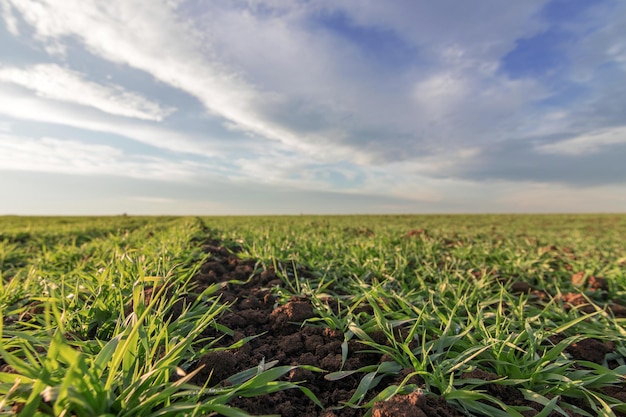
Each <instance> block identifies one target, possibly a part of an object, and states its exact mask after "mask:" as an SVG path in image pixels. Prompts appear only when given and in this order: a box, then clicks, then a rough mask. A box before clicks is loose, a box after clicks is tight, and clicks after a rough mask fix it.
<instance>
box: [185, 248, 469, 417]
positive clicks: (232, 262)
mask: <svg viewBox="0 0 626 417" xmlns="http://www.w3.org/2000/svg"><path fill="white" fill-rule="evenodd" d="M203 249H204V250H205V251H206V252H208V253H209V254H210V257H209V259H208V261H207V262H205V263H204V264H203V265H202V267H201V269H200V273H198V274H197V275H196V276H195V277H194V279H195V282H196V284H197V285H198V287H199V288H198V289H199V290H202V289H203V288H206V287H208V286H209V285H212V284H216V283H222V284H223V285H224V286H223V287H222V288H221V289H220V290H219V291H218V293H217V294H218V295H220V296H221V300H222V301H223V302H226V303H232V305H231V306H230V309H229V311H228V312H226V313H225V314H223V315H222V316H221V318H220V319H219V320H218V321H219V324H220V325H223V326H226V327H228V328H229V329H230V330H232V335H225V334H224V333H222V332H220V331H218V330H217V329H213V328H212V329H210V330H208V331H206V332H205V334H203V335H202V337H207V338H213V339H214V340H215V339H217V341H216V342H215V343H214V344H213V346H215V347H228V346H230V345H232V344H233V343H235V342H237V341H240V340H241V339H243V338H246V337H251V336H258V337H256V338H254V339H252V340H250V341H249V342H247V343H246V344H244V345H243V346H242V347H240V348H237V349H230V350H222V351H216V352H211V353H208V354H206V355H204V356H202V357H201V358H200V360H199V361H198V363H197V364H196V368H197V367H200V366H202V369H201V370H200V372H199V373H198V374H196V376H195V377H194V379H193V380H192V382H194V383H195V384H198V385H204V384H205V383H207V381H208V385H209V386H216V385H228V384H229V382H228V381H227V379H228V377H230V376H232V375H234V374H236V373H237V372H240V371H243V370H246V369H249V368H252V367H255V366H258V365H259V363H261V362H262V361H265V363H267V362H270V361H274V360H277V361H278V364H277V366H281V365H312V366H315V367H318V368H321V369H323V370H324V371H328V372H334V371H339V370H355V369H358V368H360V367H363V366H366V365H373V364H379V363H381V362H382V361H384V360H385V359H388V358H384V357H382V356H381V355H380V354H376V353H369V352H363V350H365V348H366V347H365V346H364V345H361V344H360V343H359V342H357V341H354V340H351V341H349V342H348V355H347V358H346V361H345V363H344V364H343V367H342V356H341V352H342V343H343V342H344V336H343V334H342V333H341V332H339V331H336V330H333V329H331V328H328V327H315V326H313V325H304V326H303V325H302V323H303V322H304V321H305V320H307V319H309V318H312V317H314V316H315V312H314V309H313V306H312V304H311V303H310V301H309V300H307V299H306V298H299V297H293V298H291V299H290V300H289V301H288V302H287V303H285V304H283V305H278V304H277V302H276V301H277V300H276V299H275V298H274V296H273V295H272V291H271V290H272V288H276V287H280V286H281V285H282V283H283V281H282V280H281V279H280V278H278V276H277V275H276V273H275V271H274V269H273V268H269V269H267V270H264V271H262V272H260V273H259V272H258V271H256V270H255V265H256V262H255V261H253V260H241V259H239V258H238V257H237V256H236V255H235V254H234V253H233V252H232V251H230V250H227V249H226V248H224V247H222V246H220V245H219V243H218V242H211V244H209V245H205V246H204V247H203ZM296 272H297V274H298V275H299V276H305V277H306V276H307V274H308V271H306V270H304V269H302V270H298V271H296ZM231 281H239V283H233V282H231ZM241 281H244V282H245V283H241ZM371 336H372V338H374V339H375V340H379V341H380V342H381V343H384V340H386V339H385V338H384V336H382V335H377V334H373V335H371ZM411 371H412V370H410V369H406V370H402V371H400V372H399V374H398V375H394V376H389V377H386V378H384V379H383V380H382V381H381V384H380V386H379V387H378V389H374V390H370V392H368V395H367V397H366V398H365V399H364V400H363V401H368V400H370V399H371V398H373V397H374V396H375V395H376V394H377V393H378V392H380V390H381V389H383V388H385V387H387V386H389V385H391V384H399V383H400V382H401V381H402V380H403V379H404V378H405V377H406V376H407V375H408V374H409V373H410V372H411ZM324 375H325V373H320V372H312V371H309V370H306V369H301V368H297V369H294V370H293V371H291V372H289V373H288V374H287V375H286V376H285V378H284V379H285V380H287V381H291V382H301V383H302V385H303V386H305V387H307V388H309V389H310V390H311V391H312V392H313V393H314V394H315V395H316V396H317V398H318V399H319V400H320V401H321V403H322V404H323V405H324V409H321V408H320V407H318V406H317V405H315V404H314V403H313V402H312V401H311V400H310V399H309V398H308V397H306V396H305V395H304V394H303V393H302V392H301V391H300V390H298V389H292V390H288V391H281V392H277V393H273V394H270V395H264V396H261V397H253V398H236V399H234V400H233V401H231V402H230V403H229V405H232V406H235V407H238V408H241V409H243V410H245V411H247V412H249V413H251V414H280V415H281V416H283V417H296V416H298V417H338V416H342V417H344V416H345V417H360V416H363V415H364V414H365V412H366V411H367V410H363V409H354V408H350V407H345V408H341V409H337V408H338V407H341V406H342V403H344V402H346V401H348V400H349V399H350V398H351V397H352V395H353V394H354V391H355V390H356V388H357V386H358V384H359V382H360V379H361V378H362V377H363V375H364V374H363V373H357V374H355V375H351V376H347V377H345V378H342V379H340V380H336V381H330V380H327V379H325V378H324ZM409 383H413V384H416V386H419V385H420V384H423V381H422V380H420V379H419V378H416V377H413V378H412V379H411V380H409ZM398 410H405V411H404V412H400V411H398ZM373 413H374V414H373V416H381V417H382V416H392V415H393V416H398V417H402V416H407V417H410V416H420V417H421V416H461V415H462V414H460V413H459V411H458V410H457V409H455V408H454V407H453V406H451V405H449V404H448V403H447V402H446V401H445V400H444V399H443V398H441V397H438V396H436V395H431V394H428V395H423V394H420V395H417V394H410V395H407V396H400V395H398V396H397V397H396V398H395V399H393V400H391V401H388V402H385V403H377V404H376V405H375V407H374V410H373Z"/></svg>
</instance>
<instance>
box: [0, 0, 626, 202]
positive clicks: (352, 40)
mask: <svg viewBox="0 0 626 417" xmlns="http://www.w3.org/2000/svg"><path fill="white" fill-rule="evenodd" d="M0 5H1V8H0V13H2V17H3V19H4V23H5V30H6V32H3V33H5V34H4V35H3V36H6V39H10V40H12V41H14V42H16V43H15V45H13V48H14V49H12V50H11V52H10V53H9V52H7V53H6V54H5V55H1V54H2V53H0V115H2V116H1V117H4V119H6V120H5V122H4V125H2V124H0V126H5V127H4V128H2V129H0V130H2V131H3V135H4V136H3V137H2V139H0V140H2V141H7V143H11V144H12V145H11V146H12V147H13V148H12V149H13V151H12V152H14V153H13V155H14V156H15V155H17V153H18V152H22V153H23V155H22V157H17V156H15V157H16V158H17V159H16V160H20V161H22V163H23V165H24V166H35V165H36V164H33V163H32V161H34V160H35V159H36V158H35V157H33V158H32V159H31V163H30V164H29V163H28V158H27V156H26V152H27V150H26V148H19V149H18V148H16V146H17V145H16V144H15V142H11V140H14V139H8V138H16V137H25V138H31V139H32V140H31V141H28V140H27V141H26V143H28V144H29V146H33V147H38V148H37V149H44V148H45V149H48V148H50V147H51V146H52V142H45V141H44V140H43V139H42V138H44V137H46V136H48V137H50V136H51V135H41V134H35V133H32V134H31V133H29V132H28V128H27V127H25V123H24V121H31V122H33V125H34V126H35V127H37V128H39V129H43V128H44V127H45V126H47V125H55V126H65V127H67V128H68V129H69V128H71V129H75V130H79V131H84V132H85V133H84V136H80V137H77V136H71V135H68V136H67V137H65V136H62V137H59V136H54V137H55V138H56V139H55V140H58V141H60V142H58V143H59V144H60V145H59V148H58V149H62V148H61V146H62V145H63V144H64V145H67V146H68V155H69V154H72V153H73V152H74V153H75V151H76V149H77V148H76V146H74V145H72V143H74V144H76V143H82V144H85V143H88V142H89V137H90V134H92V133H94V132H95V133H98V134H105V133H106V134H109V135H112V136H114V137H115V138H117V139H119V138H123V140H127V141H129V142H133V143H135V142H137V143H141V144H143V145H144V146H146V147H148V146H149V147H151V148H158V149H159V150H160V151H161V152H162V153H161V155H160V156H159V158H161V159H160V160H159V163H162V164H163V166H169V167H170V168H171V169H172V170H175V167H179V166H180V163H181V161H183V160H193V161H194V163H195V165H194V164H191V165H185V168H184V169H183V171H184V173H185V175H181V178H182V177H184V178H193V177H194V175H193V170H197V173H200V174H202V173H203V172H204V171H205V170H212V171H214V172H215V173H218V174H219V175H222V176H223V178H224V179H225V180H227V181H231V182H232V183H238V182H239V183H241V182H256V183H258V184H263V185H264V186H267V187H277V188H281V187H287V188H289V189H292V190H298V191H307V190H308V191H311V192H313V191H315V192H321V191H323V190H329V191H332V192H340V193H344V194H346V195H348V194H349V195H353V196H354V195H360V194H367V195H370V196H372V195H381V196H388V197H390V198H392V197H393V198H401V199H404V200H402V201H403V202H404V201H413V202H419V203H423V204H433V206H432V207H437V206H436V205H437V204H439V207H441V208H442V209H445V207H447V208H450V207H457V202H456V201H457V199H458V198H459V196H464V198H465V199H466V201H468V203H467V204H468V206H467V207H474V206H473V205H472V204H474V203H469V201H473V200H472V199H473V197H472V196H471V194H472V193H476V194H478V195H482V196H483V197H484V199H485V201H487V200H488V201H491V202H492V203H494V204H496V200H497V201H499V202H500V203H498V204H504V205H506V204H509V205H511V204H514V201H515V199H507V198H501V197H500V196H499V195H500V194H499V193H505V192H506V191H504V190H506V187H505V186H503V185H502V184H507V186H509V185H510V184H515V185H514V187H517V189H518V190H521V191H520V192H522V194H520V195H528V196H531V197H532V196H534V197H533V198H538V196H539V195H540V194H541V193H539V192H536V193H533V192H530V191H529V192H528V193H527V194H523V191H524V190H535V189H536V187H538V184H539V185H542V186H545V187H548V188H550V187H554V189H555V190H559V193H561V194H559V195H566V194H567V193H568V192H569V193H571V195H574V194H575V193H577V192H580V187H584V188H585V189H586V190H587V191H586V192H589V189H590V188H592V187H603V186H604V187H618V186H622V187H626V167H625V166H624V164H621V163H620V162H619V161H620V158H621V157H622V156H623V155H624V145H625V143H626V122H625V120H626V43H625V42H624V40H623V36H621V34H622V33H625V32H626V4H625V3H623V2H620V1H615V0H601V1H598V2H578V1H564V0H529V1H523V2H514V3H504V2H501V1H498V0H481V1H477V2H471V3H469V2H468V3H459V2H458V1H455V0H445V1H440V2H427V1H414V0H399V1H395V2H393V4H390V3H387V2H380V1H376V0H363V1H359V2H357V3H355V2H353V1H348V0H320V1H316V2H310V1H305V0H254V1H239V0H235V1H233V0H215V1H211V2H198V1H193V0H173V1H172V0H153V1H147V0H110V1H107V2H105V3H103V2H100V1H96V0H0ZM486 23H488V24H486ZM18 43H19V46H20V47H21V46H22V45H27V46H28V47H29V48H30V49H31V52H32V51H35V52H36V54H39V55H37V57H38V58H37V59H35V58H33V56H34V54H35V53H34V52H33V54H31V55H28V56H27V55H26V54H25V55H24V56H23V57H22V58H21V59H22V60H21V61H20V60H19V59H15V60H14V61H11V60H12V59H13V58H12V57H13V56H18V55H19V54H20V53H21V52H20V49H19V48H18V46H16V45H18ZM10 46H11V45H9V43H8V42H7V47H10ZM7 50H8V49H7ZM3 60H5V61H7V62H3ZM20 122H22V123H21V124H20ZM0 123H2V122H1V121H0ZM18 127H19V129H22V131H18V130H17V129H18ZM90 132H91V133H90ZM72 134H74V135H75V134H77V132H72ZM78 134H80V133H79V132H78ZM75 138H77V140H78V142H72V141H73V140H75ZM119 143H121V142H119ZM35 145H37V146H35ZM6 146H8V145H6ZM6 146H5V148H6ZM55 146H56V145H55ZM94 146H95V145H94ZM118 146H119V149H118V150H121V152H122V154H119V155H117V156H115V157H113V156H110V155H109V154H107V152H103V153H102V155H103V159H106V158H104V156H106V155H109V156H107V158H109V162H106V163H105V165H106V166H109V167H113V166H116V164H118V163H121V162H120V161H122V160H123V161H126V162H128V163H131V162H132V163H133V164H135V163H138V162H139V160H133V161H130V159H129V158H128V155H129V153H128V152H126V151H124V146H123V145H118ZM46 147H47V148H46ZM110 148H112V149H114V148H115V147H113V146H110ZM6 149H8V148H6ZM48 151H50V149H48ZM70 151H71V152H70ZM59 152H60V151H59ZM59 152H57V154H59ZM35 155H38V154H37V153H35ZM20 158H21V159H20ZM111 158H112V159H111ZM131 159H132V158H131ZM111 161H117V162H115V163H112V162H111ZM129 161H130V162H129ZM100 162H102V161H100ZM100 162H96V161H95V160H94V161H92V163H93V164H95V165H97V164H98V163H100ZM126 162H124V163H126ZM3 163H6V164H8V162H3ZM141 163H147V161H146V160H142V161H141ZM107 164H108V165H107ZM168 164H169V165H168ZM66 165H67V167H68V168H67V171H63V172H68V173H69V172H70V170H71V169H75V170H76V171H75V172H77V173H79V172H82V171H80V169H79V167H78V166H77V165H76V164H71V163H69V162H68V163H67V164H66ZM7 166H9V165H7ZM10 166H12V167H14V168H15V164H13V165H10ZM16 169H17V168H16ZM151 169H153V168H150V167H148V168H147V171H150V170H151ZM119 172H134V171H133V170H132V169H130V170H123V169H121V170H120V171H119ZM187 174H189V175H187ZM155 175H156V174H155ZM202 175H203V174H202ZM157 176H158V175H157ZM598 189H600V188H598ZM564 198H565V197H564ZM568 198H569V197H568ZM598 200H602V199H598ZM476 201H477V203H476V204H479V203H478V202H479V201H480V198H477V200H476ZM606 201H614V200H610V199H609V200H606ZM403 204H404V203H403ZM458 204H459V207H460V205H461V203H458ZM485 204H486V207H494V205H491V206H489V205H488V204H487V203H485ZM614 204H621V203H620V202H619V201H617V202H616V201H614ZM502 207H504V206H502ZM536 207H539V206H536Z"/></svg>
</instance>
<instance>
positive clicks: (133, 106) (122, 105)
mask: <svg viewBox="0 0 626 417" xmlns="http://www.w3.org/2000/svg"><path fill="white" fill-rule="evenodd" d="M0 81H4V82H10V83H13V84H17V85H20V86H22V87H24V88H27V89H29V90H32V91H34V92H35V94H37V95H38V96H40V97H45V98H50V99H54V100H60V101H67V102H70V103H77V104H81V105H85V106H89V107H94V108H96V109H98V110H101V111H103V112H105V113H111V114H114V115H118V116H126V117H131V118H138V119H143V120H154V121H161V120H163V118H164V117H166V116H168V115H170V114H171V113H173V112H174V111H175V109H173V108H162V107H161V106H160V105H159V104H158V103H155V102H152V101H150V100H148V99H146V98H145V97H142V96H141V95H139V94H137V93H133V92H129V91H126V90H125V89H124V88H123V87H121V86H119V85H115V84H113V85H108V86H103V85H100V84H97V83H94V82H91V81H88V80H86V79H85V77H84V75H83V74H80V73H79V72H76V71H72V70H68V69H67V68H63V67H60V66H59V65H55V64H39V65H35V66H33V67H30V68H11V67H0Z"/></svg>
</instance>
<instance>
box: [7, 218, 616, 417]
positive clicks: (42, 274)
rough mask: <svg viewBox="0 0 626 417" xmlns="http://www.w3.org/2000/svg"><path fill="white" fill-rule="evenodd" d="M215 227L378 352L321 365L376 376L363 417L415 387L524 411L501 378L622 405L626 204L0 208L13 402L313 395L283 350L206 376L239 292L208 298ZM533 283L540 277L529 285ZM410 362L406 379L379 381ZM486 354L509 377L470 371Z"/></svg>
mask: <svg viewBox="0 0 626 417" xmlns="http://www.w3.org/2000/svg"><path fill="white" fill-rule="evenodd" d="M411 231H412V232H411ZM209 233H211V235H212V236H211V237H212V238H219V239H223V240H225V242H226V243H225V244H226V245H227V246H228V245H231V246H232V247H234V246H235V245H238V246H240V247H241V249H242V250H243V252H242V253H241V254H240V256H242V257H244V258H254V259H258V260H259V262H260V268H268V267H270V266H271V267H274V268H276V270H277V272H278V275H279V276H280V277H282V278H283V280H284V281H285V285H284V286H283V287H282V288H275V289H274V291H275V295H276V296H277V297H278V300H279V301H286V300H288V299H289V297H291V296H292V295H301V296H306V297H308V298H309V299H311V302H312V304H313V306H314V309H315V312H316V317H314V318H312V319H309V320H308V321H307V323H305V325H311V326H325V327H330V328H332V329H334V330H337V331H340V332H341V333H343V335H344V343H343V344H342V352H341V353H342V359H343V362H344V363H345V361H346V358H347V356H348V355H349V353H350V352H349V346H354V343H353V342H354V341H357V345H358V346H360V349H361V350H363V351H369V352H377V353H379V354H380V355H381V357H382V358H383V359H384V360H383V361H381V363H380V364H378V365H375V366H374V365H373V366H368V367H364V368H362V369H358V370H350V371H343V370H342V371H338V372H334V373H330V374H326V378H327V379H329V380H333V381H338V382H340V381H341V379H343V378H345V377H346V376H349V375H351V376H354V375H358V376H359V378H360V379H361V384H360V385H359V387H358V388H357V390H356V392H355V393H354V394H353V395H352V397H351V398H350V399H349V400H348V401H347V402H346V403H345V404H342V405H341V406H340V407H361V408H363V409H364V412H365V413H367V410H369V409H371V407H372V406H373V404H374V402H375V401H379V400H385V399H388V398H390V397H391V396H393V395H399V394H403V393H408V392H411V391H413V390H417V389H419V390H422V391H423V392H425V393H427V394H428V393H431V394H436V395H441V396H443V397H444V398H446V399H447V400H448V401H449V402H450V403H452V404H455V405H456V406H457V407H458V408H459V409H460V410H464V411H465V412H466V413H468V414H469V415H489V416H498V415H499V416H509V415H513V416H516V415H517V416H519V415H522V414H521V413H523V412H524V411H528V408H527V406H519V405H511V404H508V403H503V402H502V401H501V400H500V399H499V398H497V397H496V396H494V395H492V394H491V393H490V392H491V391H489V389H488V388H489V386H501V387H513V388H514V389H516V390H518V391H519V393H520V395H521V397H523V398H525V399H526V400H528V401H530V402H534V403H536V404H537V407H536V408H537V409H538V410H541V411H539V414H538V415H548V414H549V413H551V412H556V413H559V414H561V415H568V411H571V412H576V413H579V414H581V415H591V416H593V415H604V416H612V415H615V412H616V411H619V412H626V404H624V403H622V402H620V401H619V400H617V399H615V398H613V397H611V396H610V395H607V394H604V393H603V391H602V388H604V387H610V386H617V385H619V384H624V382H625V378H624V374H626V363H625V357H626V345H625V343H624V340H626V327H625V323H626V319H623V318H615V317H614V315H613V314H612V313H611V310H610V309H608V308H606V306H605V304H606V303H604V302H605V301H606V300H613V301H615V302H621V303H622V304H626V273H625V270H626V244H625V241H624V238H623V236H626V216H619V215H603V216H592V215H589V216H557V215H554V216H395V217H393V216H388V217H381V216H354V217H314V216H311V217H307V216H300V217H251V218H246V217H241V218H236V217H224V218H204V219H192V218H142V217H137V218H136V217H124V216H119V217H111V218H54V219H50V218H14V217H12V218H0V274H1V276H0V278H1V279H0V313H1V315H2V319H3V320H2V325H1V326H2V327H1V328H0V334H1V339H2V345H1V350H0V354H1V359H0V365H3V366H4V371H5V372H0V394H1V395H2V399H0V412H1V413H5V414H12V413H16V412H20V413H22V415H76V416H94V415H103V416H104V415H129V416H130V415H145V416H149V415H150V416H151V415H155V416H156V415H163V416H165V415H172V416H173V415H190V416H191V415H207V414H210V413H217V414H220V415H225V416H230V415H232V416H244V415H246V413H244V412H243V411H241V410H237V409H235V408H233V407H231V406H229V402H230V401H231V400H232V399H233V398H235V397H236V396H243V397H245V396H258V395H265V394H267V393H271V392H274V391H276V390H284V389H300V390H303V392H304V393H305V394H306V395H307V396H309V398H311V400H312V401H314V402H315V401H317V399H316V398H315V396H314V395H313V394H312V393H311V392H309V391H307V390H306V388H304V387H303V386H301V385H296V384H293V383H291V382H287V381H284V380H281V377H282V376H283V375H285V374H286V373H288V372H289V371H290V370H291V367H289V366H282V364H276V363H274V362H268V363H262V364H259V367H257V368H254V369H251V370H248V371H244V372H242V373H240V374H238V375H233V376H232V377H231V378H229V382H230V384H231V385H229V386H204V387H200V386H196V385H193V384H191V382H190V380H191V379H192V378H193V372H195V371H194V370H193V368H190V369H187V366H186V365H187V364H190V363H193V362H194V360H195V359H197V358H199V357H200V356H201V355H202V354H204V353H206V352H208V351H210V350H211V349H213V348H212V342H213V341H212V340H206V339H203V338H202V334H203V331H204V330H206V329H207V328H209V327H212V326H216V319H217V318H219V316H220V314H221V313H222V312H223V311H225V310H226V309H227V308H228V305H226V304H224V303H222V302H221V300H220V299H219V297H217V296H215V292H216V290H217V287H216V286H213V287H209V288H207V289H206V290H205V291H203V292H202V293H201V294H194V293H195V289H194V287H193V282H192V280H191V278H192V277H193V275H194V274H195V273H196V272H197V271H196V269H197V268H198V267H199V265H200V263H201V262H202V260H203V259H205V257H206V255H205V254H204V253H203V252H202V251H201V250H200V244H199V242H201V241H202V240H203V239H205V238H207V237H208V236H207V234H209ZM302 268H304V269H305V270H306V271H307V272H306V273H305V274H303V273H300V272H298V271H302V270H303V269H302ZM576 272H584V273H585V275H586V276H590V275H593V276H601V277H604V278H606V279H607V280H608V289H607V290H606V291H602V292H601V293H600V292H594V291H587V290H585V288H581V287H579V286H576V285H574V283H572V282H571V276H572V274H573V273H576ZM518 282H523V283H526V284H528V285H530V286H531V287H532V289H533V290H535V291H537V293H533V292H530V293H529V292H527V291H516V290H515V289H514V288H513V285H514V284H515V283H518ZM570 292H574V293H581V294H583V295H584V296H585V297H587V298H588V300H589V301H594V302H596V304H597V306H598V307H597V308H596V309H595V310H594V312H591V313H589V312H587V313H586V312H584V311H582V310H579V309H576V308H569V309H566V308H565V305H564V304H563V302H562V301H561V299H560V295H561V294H566V293H570ZM190 294H194V295H193V297H190V296H189V295H190ZM538 294H539V295H541V294H548V296H545V297H543V298H542V297H540V296H539V295H538ZM331 304H332V306H331ZM174 308H177V309H180V311H181V313H180V314H179V315H178V314H177V315H172V314H169V312H171V311H172V310H173V309H174ZM374 334H376V335H377V336H376V337H374V336H373V335H374ZM380 335H382V339H381V336H380ZM555 336H556V337H558V339H555ZM588 338H593V339H596V340H598V341H602V342H607V343H611V344H613V346H614V349H613V350H612V351H611V352H609V353H607V354H606V356H605V358H604V360H603V361H602V363H593V362H588V361H580V360H577V359H575V358H573V357H572V356H571V355H570V354H569V353H568V352H567V350H566V349H567V347H568V346H570V345H571V344H572V343H576V342H578V341H581V340H583V339H588ZM351 342H352V343H351ZM269 359H270V358H268V360H269ZM310 370H312V371H315V372H323V370H321V369H314V368H311V369H310ZM405 370H408V371H409V373H408V374H406V372H405V374H406V375H407V376H406V377H405V378H404V380H403V382H402V383H400V384H396V385H391V386H385V385H381V384H383V383H384V381H385V380H386V379H385V377H388V376H393V375H399V374H400V373H401V372H403V371H405ZM475 370H481V371H483V372H487V373H489V374H490V375H495V376H496V377H497V378H496V379H493V380H489V381H486V380H483V379H477V378H471V377H466V375H472V374H471V372H472V371H475ZM403 375H404V374H403ZM412 377H419V378H420V379H421V380H422V381H423V384H420V385H419V386H418V385H416V384H415V382H414V379H411V378H412ZM622 386H623V385H622ZM372 393H376V395H375V397H372ZM586 410H590V411H586ZM366 415H367V414H366Z"/></svg>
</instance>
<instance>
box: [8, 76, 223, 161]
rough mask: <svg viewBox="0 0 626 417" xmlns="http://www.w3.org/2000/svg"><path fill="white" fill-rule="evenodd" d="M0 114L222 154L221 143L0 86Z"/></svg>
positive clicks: (174, 148)
mask: <svg viewBox="0 0 626 417" xmlns="http://www.w3.org/2000/svg"><path fill="white" fill-rule="evenodd" d="M0 114H5V115H7V116H10V117H14V118H16V119H22V120H34V121H38V122H45V123H53V124H60V125H67V126H73V127H77V128H80V129H86V130H92V131H97V132H109V133H114V134H116V135H121V136H125V137H127V138H130V139H133V140H136V141H139V142H143V143H146V144H149V145H152V146H155V147H159V148H163V149H167V150H171V151H175V152H187V153H194V154H199V155H204V156H214V155H216V154H218V153H219V149H220V146H219V145H220V141H219V140H216V139H213V140H211V139H212V138H210V137H206V136H205V137H204V138H203V139H204V140H203V141H199V140H198V139H197V138H195V140H194V137H193V136H192V135H189V134H187V135H185V134H181V133H179V132H176V131H172V130H170V129H167V128H162V127H156V126H153V125H151V124H148V123H147V122H140V121H134V120H128V119H125V118H119V117H115V116H109V115H107V114H103V113H100V112H93V111H89V109H87V108H80V107H79V108H76V107H74V106H71V105H69V104H67V105H66V104H63V103H58V102H54V101H50V100H45V99H43V98H35V97H32V96H31V95H28V94H24V93H23V92H20V91H16V90H15V89H11V88H2V86H1V85H0Z"/></svg>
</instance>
